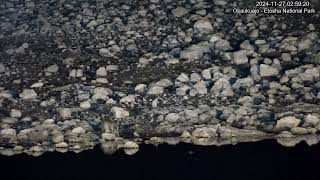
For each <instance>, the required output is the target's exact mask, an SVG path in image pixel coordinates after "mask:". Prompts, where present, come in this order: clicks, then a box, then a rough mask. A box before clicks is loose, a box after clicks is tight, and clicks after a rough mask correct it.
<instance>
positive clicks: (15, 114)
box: [10, 109, 22, 118]
mask: <svg viewBox="0 0 320 180" xmlns="http://www.w3.org/2000/svg"><path fill="white" fill-rule="evenodd" d="M10 116H11V117H13V118H20V117H21V116H22V113H21V111H20V110H18V109H11V111H10Z"/></svg>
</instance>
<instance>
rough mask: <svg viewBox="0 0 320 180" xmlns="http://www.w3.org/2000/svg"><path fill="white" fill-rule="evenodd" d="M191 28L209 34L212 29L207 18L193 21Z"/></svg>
mask: <svg viewBox="0 0 320 180" xmlns="http://www.w3.org/2000/svg"><path fill="white" fill-rule="evenodd" d="M193 29H194V30H195V32H196V33H200V34H209V33H211V32H212V31H213V27H212V25H211V23H210V22H209V21H207V20H198V21H197V22H195V23H194V25H193Z"/></svg>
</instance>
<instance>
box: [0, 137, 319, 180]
mask: <svg viewBox="0 0 320 180" xmlns="http://www.w3.org/2000/svg"><path fill="white" fill-rule="evenodd" d="M319 153H320V145H314V146H311V147H309V146H308V145H307V144H305V143H302V144H299V145H297V146H296V147H294V148H286V147H283V146H281V145H279V144H277V143H276V142H275V141H261V142H257V143H241V144H238V145H235V146H233V145H227V146H222V147H214V146H212V147H202V146H194V145H188V144H179V145H177V146H169V145H159V146H158V147H155V146H153V145H143V146H142V147H141V148H140V151H139V152H138V153H137V154H135V155H133V156H128V155H125V154H124V153H123V152H117V153H116V154H114V155H105V154H103V152H102V151H101V150H100V149H99V148H96V149H94V150H90V151H85V152H82V153H79V154H75V153H65V154H63V153H56V152H54V153H45V154H44V155H42V156H40V157H32V156H27V155H17V156H12V157H5V156H0V162H1V163H0V164H1V165H0V169H1V176H2V177H1V179H6V180H11V179H19V180H27V179H33V180H35V179H41V180H46V179H54V180H58V179H59V180H62V179H77V180H82V179H110V180H113V179H117V180H118V179H137V180H141V179H152V180H155V179H161V180H162V179H163V180H169V179H183V180H184V179H194V180H197V179H199V180H205V179H212V180H229V179H230V180H231V179H232V180H234V179H237V180H250V179H252V180H264V179H266V180H275V179H281V180H287V179H288V180H289V179H290V180H319V179H320V174H319V173H318V168H319V167H318V163H319V162H320V156H319Z"/></svg>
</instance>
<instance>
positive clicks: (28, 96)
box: [19, 89, 38, 100]
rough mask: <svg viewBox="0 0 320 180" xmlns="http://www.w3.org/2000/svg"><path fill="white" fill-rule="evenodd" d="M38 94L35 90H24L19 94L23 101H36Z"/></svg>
mask: <svg viewBox="0 0 320 180" xmlns="http://www.w3.org/2000/svg"><path fill="white" fill-rule="evenodd" d="M37 96H38V94H37V93H36V92H35V91H34V90H33V89H24V90H23V91H22V93H20V94H19V97H20V98H21V99H22V100H34V99H36V98H37Z"/></svg>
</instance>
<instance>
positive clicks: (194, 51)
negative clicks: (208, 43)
mask: <svg viewBox="0 0 320 180" xmlns="http://www.w3.org/2000/svg"><path fill="white" fill-rule="evenodd" d="M202 57H203V50H202V48H201V47H199V46H197V45H192V46H191V47H189V48H187V49H186V50H184V51H181V52H180V58H181V59H189V60H198V59H201V58H202Z"/></svg>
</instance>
